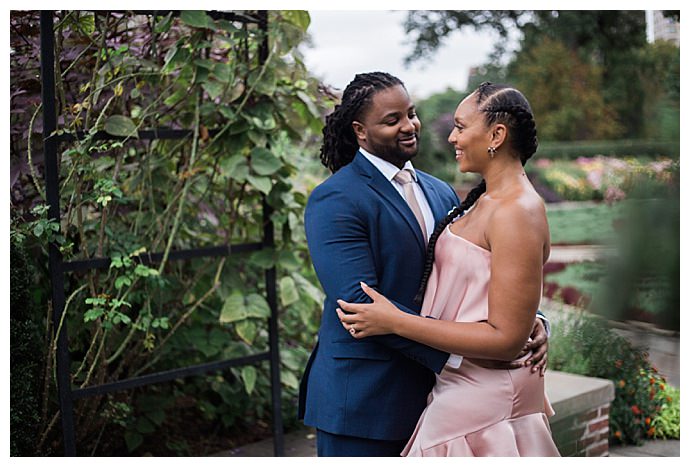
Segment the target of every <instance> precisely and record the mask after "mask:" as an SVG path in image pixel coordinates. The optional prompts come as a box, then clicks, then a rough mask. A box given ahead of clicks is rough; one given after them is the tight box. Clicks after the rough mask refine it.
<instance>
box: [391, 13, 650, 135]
mask: <svg viewBox="0 0 690 467" xmlns="http://www.w3.org/2000/svg"><path fill="white" fill-rule="evenodd" d="M464 27H473V28H475V29H486V28H490V29H493V30H495V31H496V32H498V34H499V37H500V40H499V41H498V43H497V44H496V48H495V50H494V53H493V54H492V56H491V57H490V60H489V64H488V65H489V66H487V67H484V69H483V70H481V71H483V72H485V73H487V74H489V75H494V76H498V77H503V76H506V75H504V74H503V73H501V72H499V70H500V65H499V63H500V60H499V59H500V58H502V57H505V54H506V42H507V39H508V37H509V35H510V32H511V31H516V32H517V33H519V34H520V35H521V41H520V50H519V52H520V53H518V54H517V55H516V56H515V57H513V59H512V60H511V65H510V67H513V68H515V67H518V68H519V67H520V66H522V65H519V64H516V63H515V62H516V61H518V60H524V58H525V57H531V58H532V59H536V58H537V57H536V54H535V52H534V51H533V50H532V49H536V50H538V51H540V52H541V53H547V54H548V52H547V51H546V50H545V49H544V48H543V47H541V45H542V44H543V43H545V41H546V40H549V41H550V42H549V43H551V44H561V46H562V47H564V48H565V50H567V51H568V53H569V54H576V56H577V59H578V60H579V61H580V62H581V63H582V64H585V65H587V66H589V67H593V68H592V69H593V70H597V71H596V73H597V74H599V75H600V79H598V80H592V79H589V80H588V83H589V84H590V85H591V84H593V82H594V81H598V86H599V89H596V90H591V94H592V95H594V94H596V93H599V94H600V95H601V97H602V98H603V103H604V104H605V106H606V107H608V108H609V110H607V111H606V112H605V114H607V115H608V118H613V119H614V120H615V119H618V120H620V121H621V122H625V125H624V126H622V127H619V128H618V131H617V133H615V134H612V132H611V128H608V129H607V128H604V129H602V131H601V132H600V133H602V134H609V135H611V136H616V137H619V138H625V137H639V135H640V134H643V133H644V124H645V122H644V119H643V117H642V115H641V112H640V111H639V109H640V108H641V107H642V106H643V101H644V93H643V90H642V89H641V86H640V83H639V81H637V80H631V79H630V76H631V75H634V74H635V70H636V69H637V67H638V66H639V63H638V62H637V61H635V58H636V51H637V50H639V49H640V48H642V47H644V46H645V45H646V40H645V37H646V36H645V16H644V12H643V11H641V10H639V11H612V10H600V11H597V10H592V11H562V10H546V11H544V10H539V11H535V10H511V11H505V10H499V11H487V10H477V11H447V10H446V11H427V12H420V11H412V12H410V13H409V14H408V17H407V20H406V22H405V28H406V31H407V32H408V33H409V34H410V35H411V36H412V37H413V43H414V45H415V46H414V49H413V51H412V52H411V53H410V55H409V56H408V58H407V60H408V61H413V60H419V59H424V58H428V56H429V55H430V54H431V53H433V52H434V50H436V49H437V48H438V47H439V46H440V45H441V44H442V42H443V39H444V37H446V36H447V35H448V34H450V33H452V32H453V31H455V30H458V29H461V28H464ZM559 50H561V51H563V50H564V49H563V48H560V49H559ZM518 56H519V57H522V58H518ZM574 59H575V58H574V57H572V56H570V57H569V58H568V60H574ZM544 60H551V58H549V57H545V58H544ZM553 64H554V65H555V63H553ZM491 67H493V68H491ZM551 79H552V80H556V81H557V83H560V85H561V86H562V87H566V86H569V85H571V84H572V82H573V80H572V79H571V78H570V77H568V76H565V75H555V74H551ZM472 84H473V85H474V84H476V83H474V82H473V83H472ZM533 100H534V99H533ZM586 102H588V104H591V102H590V101H586ZM533 103H535V102H533ZM536 104H537V106H538V107H539V106H540V105H539V104H538V103H536ZM573 104H574V105H575V107H572V106H570V108H569V109H566V110H564V112H566V113H567V112H575V113H579V114H581V115H583V116H584V115H585V114H586V113H588V112H589V111H588V110H585V109H583V108H578V107H579V106H578V104H577V102H574V103H573ZM597 105H598V104H597ZM554 125H558V123H554ZM556 133H558V132H556Z"/></svg>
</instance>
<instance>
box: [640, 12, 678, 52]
mask: <svg viewBox="0 0 690 467" xmlns="http://www.w3.org/2000/svg"><path fill="white" fill-rule="evenodd" d="M647 22H648V23H649V24H648V25H647V32H648V39H649V42H656V41H669V42H671V43H673V44H675V45H676V46H677V47H680V23H679V22H678V21H676V20H675V19H673V18H667V17H665V16H664V15H663V13H662V12H661V11H660V10H653V11H651V12H650V11H648V12H647Z"/></svg>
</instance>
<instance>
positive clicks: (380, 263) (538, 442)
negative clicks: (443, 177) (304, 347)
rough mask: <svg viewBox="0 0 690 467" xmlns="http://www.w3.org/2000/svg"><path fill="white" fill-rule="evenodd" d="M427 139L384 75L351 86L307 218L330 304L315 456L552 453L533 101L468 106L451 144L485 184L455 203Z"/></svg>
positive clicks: (326, 145) (329, 124)
mask: <svg viewBox="0 0 690 467" xmlns="http://www.w3.org/2000/svg"><path fill="white" fill-rule="evenodd" d="M420 128H421V123H420V121H419V118H418V117H417V114H416V111H415V107H414V104H413V103H412V102H411V100H410V97H409V95H408V93H407V91H406V89H405V87H404V85H403V83H402V82H401V81H400V80H399V79H398V78H396V77H394V76H391V75H389V74H387V73H382V72H374V73H364V74H359V75H356V76H355V79H354V80H353V81H352V82H351V83H350V84H349V85H348V86H347V87H346V89H345V91H344V93H343V96H342V101H341V103H340V104H339V105H338V106H336V108H335V110H334V111H333V113H332V114H330V115H329V116H328V117H327V118H326V126H325V128H324V130H323V133H324V141H323V145H322V148H321V161H322V162H323V164H324V165H325V166H326V167H328V169H329V170H330V171H331V172H332V173H333V175H331V176H330V177H329V178H328V179H327V180H326V181H325V182H323V183H322V184H321V185H319V186H318V187H317V188H316V189H315V190H314V191H313V193H312V194H311V196H310V198H309V202H308V204H307V209H306V212H305V228H306V233H307V242H308V245H309V251H310V254H311V257H312V261H313V263H314V268H315V270H316V273H317V275H318V278H319V281H320V282H321V285H322V287H323V289H324V291H325V293H326V300H325V303H324V311H323V316H322V320H321V327H320V329H319V334H318V342H317V344H316V346H315V348H314V350H313V352H312V354H311V357H310V359H309V362H308V364H307V368H306V370H305V374H304V377H303V379H302V384H301V387H300V407H299V416H300V418H303V419H304V423H305V424H306V425H309V426H313V427H316V429H317V450H318V455H319V456H398V455H403V456H557V455H558V450H557V449H556V447H555V445H554V442H553V440H552V438H551V432H550V428H549V424H548V421H547V416H548V415H551V414H552V409H551V406H550V405H549V402H548V400H547V399H546V395H545V393H544V378H543V375H544V371H545V366H546V350H547V345H548V344H547V332H546V329H545V324H546V325H548V322H547V321H546V320H545V318H544V317H543V315H542V314H541V313H540V312H538V307H539V302H540V299H541V292H542V267H543V264H544V263H545V262H546V260H547V258H548V256H549V245H550V241H549V230H548V225H547V222H546V214H545V209H544V204H543V202H542V199H541V198H540V197H539V195H538V194H537V193H536V192H535V190H534V188H533V187H532V185H531V184H530V182H529V180H528V179H527V176H526V175H525V171H524V168H523V167H524V165H525V163H526V162H527V160H528V159H529V158H530V157H531V156H532V155H533V154H534V152H535V151H536V149H537V132H536V125H535V122H534V117H533V115H532V110H531V108H530V105H529V103H528V101H527V100H526V99H525V97H524V96H523V95H522V94H521V93H520V92H519V91H518V90H516V89H514V88H511V87H508V86H503V85H495V84H491V83H484V84H482V85H480V86H479V88H478V89H477V90H475V91H474V92H473V93H472V94H470V95H469V96H468V97H467V98H465V99H464V100H463V101H462V102H460V104H459V105H458V107H457V109H456V111H455V115H454V127H453V129H452V131H451V132H450V135H449V137H448V142H449V143H450V144H451V145H452V146H453V148H454V150H455V159H456V160H457V163H458V168H459V170H460V171H462V172H474V173H479V174H481V176H482V181H481V183H480V184H479V185H478V186H476V187H475V188H474V189H472V191H471V192H470V193H469V194H468V195H467V197H466V198H465V199H464V200H463V201H462V203H461V202H460V200H459V199H458V196H457V194H456V193H455V191H454V190H453V189H452V187H451V186H450V185H448V184H447V183H445V182H442V181H440V180H438V179H436V178H434V177H432V176H430V175H428V174H426V173H424V172H422V171H419V170H415V169H414V167H413V165H412V163H411V159H412V158H413V157H414V156H415V155H416V154H417V152H418V144H419V131H420ZM449 152H450V151H449Z"/></svg>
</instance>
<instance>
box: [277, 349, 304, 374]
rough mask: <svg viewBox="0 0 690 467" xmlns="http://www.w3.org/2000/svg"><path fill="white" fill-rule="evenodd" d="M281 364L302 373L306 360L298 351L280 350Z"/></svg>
mask: <svg viewBox="0 0 690 467" xmlns="http://www.w3.org/2000/svg"><path fill="white" fill-rule="evenodd" d="M280 362H281V363H282V364H283V365H285V366H286V367H287V368H289V369H290V370H293V371H300V370H302V369H303V368H304V363H305V362H304V359H302V358H300V356H299V354H298V351H297V350H295V349H291V348H285V349H281V350H280Z"/></svg>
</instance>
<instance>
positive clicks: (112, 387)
mask: <svg viewBox="0 0 690 467" xmlns="http://www.w3.org/2000/svg"><path fill="white" fill-rule="evenodd" d="M170 12H171V11H165V12H158V11H156V12H154V11H136V12H134V13H136V14H157V15H163V14H168V13H170ZM172 13H173V15H175V16H177V15H179V13H180V12H179V11H172ZM208 14H209V15H210V16H211V17H212V18H214V19H219V18H223V19H226V20H229V21H239V22H243V23H254V24H257V25H258V26H259V28H261V29H262V30H263V31H264V32H266V31H267V30H268V14H267V11H258V12H257V14H256V16H251V15H245V14H236V13H230V12H216V11H213V12H208ZM53 17H54V15H53V12H52V11H41V84H42V88H41V100H42V104H43V141H44V151H45V181H46V198H47V202H48V205H49V210H48V217H49V218H50V219H51V220H55V221H58V222H59V221H60V192H59V171H58V144H59V143H60V142H70V141H73V140H75V139H77V138H80V137H81V136H80V135H79V134H77V135H64V134H63V135H56V134H54V132H55V130H57V114H56V109H55V61H54V60H55V32H54V30H53V25H54V23H53ZM267 58H268V34H264V38H263V42H262V44H261V46H260V49H259V60H260V61H261V63H263V62H265V61H266V60H267ZM211 133H212V134H213V133H214V132H213V131H211ZM191 134H192V131H191V130H169V129H150V130H144V131H140V132H139V139H144V140H153V139H182V138H188V137H190V136H191ZM82 136H83V135H82ZM95 138H96V139H118V138H117V137H114V136H111V135H108V134H107V133H105V132H99V133H97V134H96V135H95ZM262 204H263V225H264V231H263V239H262V241H261V242H256V243H246V244H232V245H218V246H213V247H206V248H196V249H187V250H178V251H173V252H171V253H170V254H169V256H168V260H184V259H191V258H199V257H219V256H228V255H230V254H234V253H241V252H248V251H257V250H261V249H263V248H271V247H273V246H274V237H273V223H272V222H271V219H270V217H271V213H272V210H271V207H270V206H269V205H268V203H267V202H266V198H265V196H264V197H263V203H262ZM162 257H163V254H162V253H154V254H146V255H142V256H140V257H139V260H140V261H141V262H142V263H144V264H150V263H156V262H159V261H160V260H161V259H162ZM109 264H110V259H109V258H93V259H89V260H79V261H68V262H65V261H63V259H62V253H61V252H60V250H59V248H58V246H57V245H56V244H54V243H51V244H50V246H49V270H50V277H51V286H52V300H53V323H54V329H56V330H57V331H56V332H59V334H58V335H57V355H56V360H57V368H56V371H57V386H58V397H59V401H60V416H61V421H62V432H63V443H64V449H65V455H67V456H74V455H76V443H75V435H74V401H75V400H77V399H81V398H85V397H91V396H95V395H101V394H106V393H110V392H115V391H122V390H125V389H131V388H135V387H139V386H144V385H149V384H154V383H162V382H166V381H171V380H174V379H177V378H181V377H187V376H191V375H198V374H203V373H209V372H214V371H218V370H224V369H227V368H230V367H234V366H244V365H249V364H254V363H257V362H260V361H264V360H268V361H269V362H270V374H271V375H270V378H271V396H272V405H273V452H274V455H276V456H282V455H283V452H284V444H283V419H282V412H281V399H280V396H281V391H280V356H279V349H278V311H277V298H276V270H275V267H273V268H270V269H267V270H266V272H265V281H266V295H267V296H266V299H267V302H268V305H269V308H270V310H271V316H270V318H269V320H268V327H269V350H268V351H267V352H263V353H258V354H254V355H250V356H246V357H242V358H235V359H229V360H222V361H217V362H211V363H205V364H201V365H195V366H190V367H184V368H177V369H173V370H168V371H162V372H158V373H153V374H148V375H143V376H138V377H134V378H129V379H126V380H120V381H115V382H112V383H108V384H102V385H96V386H90V387H86V388H81V389H73V388H72V385H71V381H70V359H69V352H68V346H67V344H68V336H67V328H66V326H65V325H63V326H60V323H61V321H63V319H62V318H63V313H64V311H65V289H64V283H65V281H64V274H65V273H68V272H72V271H85V270H90V269H100V268H107V267H108V266H109Z"/></svg>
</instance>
